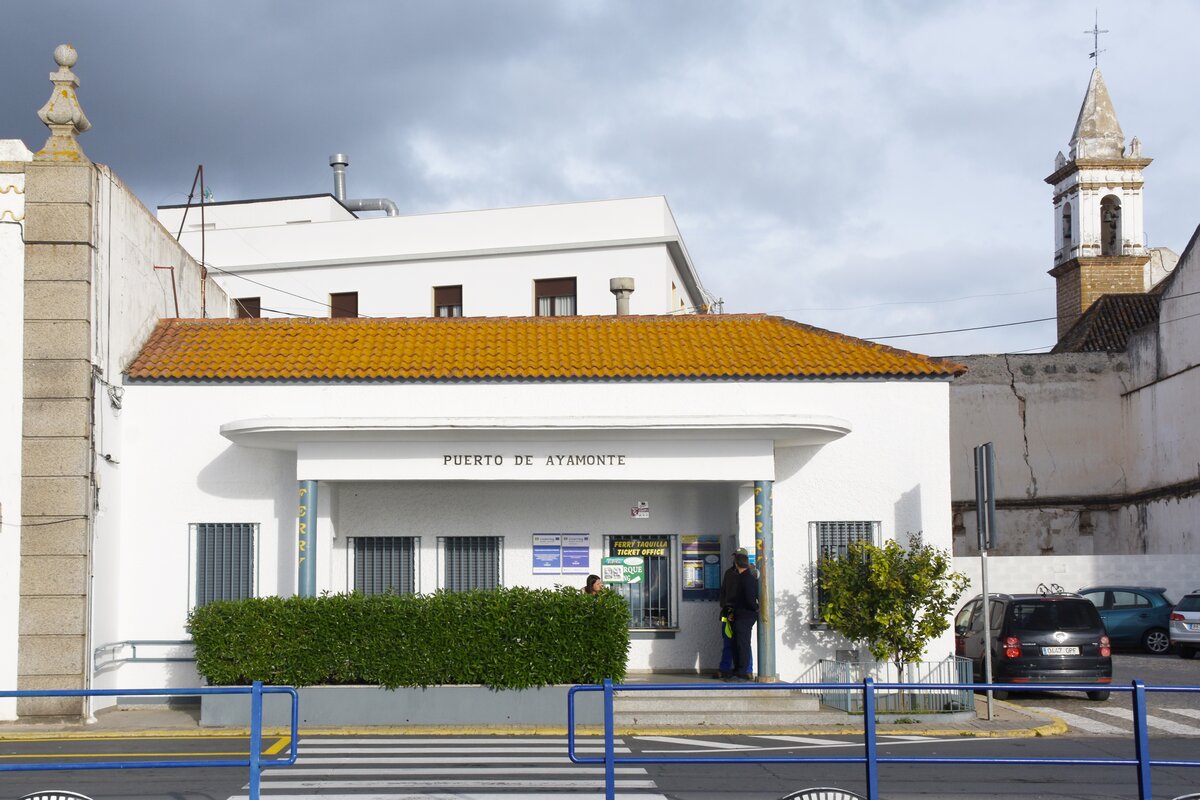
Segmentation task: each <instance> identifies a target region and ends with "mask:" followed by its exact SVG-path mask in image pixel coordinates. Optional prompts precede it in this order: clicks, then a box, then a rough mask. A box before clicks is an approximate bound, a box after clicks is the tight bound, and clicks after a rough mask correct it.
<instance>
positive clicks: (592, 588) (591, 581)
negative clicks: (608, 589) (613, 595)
mask: <svg viewBox="0 0 1200 800" xmlns="http://www.w3.org/2000/svg"><path fill="white" fill-rule="evenodd" d="M603 588H604V583H603V582H602V581H601V580H600V576H599V575H588V576H587V586H585V587H583V593H584V594H600V590H601V589H603Z"/></svg>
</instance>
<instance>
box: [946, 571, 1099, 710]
mask: <svg viewBox="0 0 1200 800" xmlns="http://www.w3.org/2000/svg"><path fill="white" fill-rule="evenodd" d="M989 599H990V603H991V617H990V626H991V641H990V642H989V643H987V645H985V643H984V636H983V613H982V612H983V598H982V596H980V597H976V598H974V599H972V600H970V601H968V602H967V604H966V605H965V606H963V607H962V609H961V610H959V612H958V615H957V616H956V617H955V618H954V634H955V649H956V650H957V652H958V654H959V655H961V656H965V657H966V658H969V659H971V662H972V665H973V666H972V671H973V672H974V675H975V680H976V681H979V682H982V681H983V678H984V664H983V660H984V648H985V646H990V648H991V651H992V681H993V682H994V683H1086V684H1092V683H1094V684H1098V685H1105V684H1109V683H1112V647H1111V645H1110V641H1109V638H1108V634H1107V633H1106V632H1105V630H1104V623H1103V622H1102V621H1101V619H1100V613H1099V612H1098V611H1097V610H1096V606H1094V605H1092V604H1091V603H1090V602H1088V601H1087V600H1085V599H1083V598H1082V597H1080V596H1079V595H1077V594H1068V593H1063V594H1013V595H1009V594H993V595H990V598H989ZM1108 694H1109V693H1108V690H1107V689H1102V688H1097V689H1092V690H1088V691H1087V696H1088V698H1089V699H1091V700H1107V699H1108ZM1007 696H1008V690H1004V691H996V692H995V697H996V698H997V699H998V700H1003V699H1004V698H1005V697H1007Z"/></svg>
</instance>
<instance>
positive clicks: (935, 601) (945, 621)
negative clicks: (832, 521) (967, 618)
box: [817, 532, 968, 676]
mask: <svg viewBox="0 0 1200 800" xmlns="http://www.w3.org/2000/svg"><path fill="white" fill-rule="evenodd" d="M817 574H818V576H819V581H820V586H821V589H822V590H824V593H825V594H826V596H827V599H826V603H825V605H824V607H823V611H824V618H825V622H827V623H828V624H829V626H830V627H831V628H833V629H834V630H836V631H838V632H839V633H841V634H842V635H843V636H845V637H846V638H847V639H849V640H851V641H853V642H864V643H866V645H867V648H868V649H869V650H870V651H871V655H872V656H874V657H875V660H876V661H891V662H892V663H894V664H895V665H896V668H897V670H899V672H900V675H901V676H903V674H904V665H905V664H908V663H910V662H913V661H917V660H919V659H920V657H921V654H922V653H923V652H924V651H925V647H926V645H928V644H929V642H931V641H932V640H934V639H936V638H937V637H938V636H940V635H942V633H944V632H945V631H946V629H947V628H949V627H950V622H951V616H952V614H953V612H954V607H955V605H956V604H957V603H958V599H959V598H960V597H961V596H962V594H963V592H964V591H966V588H967V583H968V581H967V576H966V575H964V574H962V573H961V572H954V571H953V563H952V561H951V559H950V554H949V553H948V552H946V551H944V550H939V549H938V548H936V547H934V546H932V545H928V544H925V543H923V542H922V541H921V534H920V533H919V532H918V533H915V534H913V535H911V536H910V537H909V546H908V548H904V547H902V546H901V545H900V544H899V543H898V542H896V541H889V542H887V543H886V544H884V545H883V546H882V547H879V546H876V545H874V544H872V543H870V542H863V541H859V542H854V543H852V544H851V545H850V547H849V551H848V552H847V554H846V555H845V556H842V557H823V558H821V560H820V562H819V565H818V573H817Z"/></svg>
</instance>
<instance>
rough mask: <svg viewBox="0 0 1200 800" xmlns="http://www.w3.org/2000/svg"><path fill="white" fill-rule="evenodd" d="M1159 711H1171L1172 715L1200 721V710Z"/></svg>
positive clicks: (1174, 709)
mask: <svg viewBox="0 0 1200 800" xmlns="http://www.w3.org/2000/svg"><path fill="white" fill-rule="evenodd" d="M1156 710H1158V711H1170V712H1171V713H1172V714H1179V715H1181V716H1184V717H1191V718H1192V719H1200V708H1159V709H1156Z"/></svg>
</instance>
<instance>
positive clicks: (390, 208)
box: [329, 153, 400, 217]
mask: <svg viewBox="0 0 1200 800" xmlns="http://www.w3.org/2000/svg"><path fill="white" fill-rule="evenodd" d="M329 166H331V167H333V196H334V197H336V198H337V201H338V202H339V203H341V204H342V205H344V206H345V207H346V208H348V209H350V210H351V211H386V212H387V215H388V216H389V217H398V216H400V209H399V208H397V207H396V204H395V203H394V202H393V201H391V200H389V199H387V198H386V197H365V198H363V199H361V200H347V199H346V167H348V166H350V157H349V156H347V155H346V154H345V153H334V154H333V155H331V156H330V157H329Z"/></svg>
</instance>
